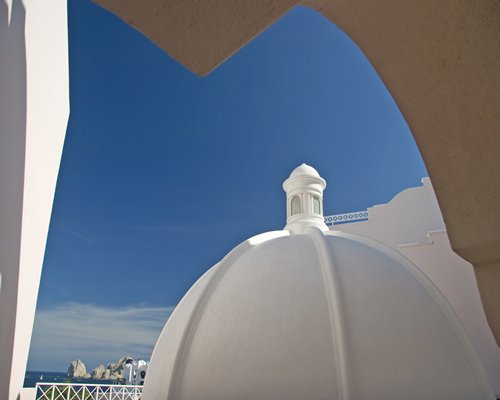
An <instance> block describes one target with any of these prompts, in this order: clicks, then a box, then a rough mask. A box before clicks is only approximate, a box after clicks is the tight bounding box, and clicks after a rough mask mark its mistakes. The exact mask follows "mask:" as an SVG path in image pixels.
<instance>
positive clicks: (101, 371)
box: [91, 356, 132, 380]
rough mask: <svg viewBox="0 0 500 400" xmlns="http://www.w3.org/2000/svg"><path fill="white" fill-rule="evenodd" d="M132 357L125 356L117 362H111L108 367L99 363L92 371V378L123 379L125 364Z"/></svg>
mask: <svg viewBox="0 0 500 400" xmlns="http://www.w3.org/2000/svg"><path fill="white" fill-rule="evenodd" d="M130 358H132V357H130V356H125V357H122V358H120V359H119V360H118V361H116V362H115V363H109V364H108V366H107V367H105V366H104V365H102V364H101V365H99V366H98V367H96V368H94V369H93V371H92V375H91V377H92V379H106V380H120V379H123V365H124V364H125V362H126V361H127V360H128V359H130Z"/></svg>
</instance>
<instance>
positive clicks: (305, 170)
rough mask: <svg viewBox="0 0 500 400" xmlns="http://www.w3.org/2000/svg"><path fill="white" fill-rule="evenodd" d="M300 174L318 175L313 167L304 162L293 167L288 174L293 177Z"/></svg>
mask: <svg viewBox="0 0 500 400" xmlns="http://www.w3.org/2000/svg"><path fill="white" fill-rule="evenodd" d="M301 175H312V176H317V177H319V173H318V171H316V170H315V169H314V168H313V167H311V166H310V165H307V164H306V163H302V164H300V165H299V166H298V167H297V168H295V169H294V170H293V171H292V173H291V174H290V178H295V177H297V176H301Z"/></svg>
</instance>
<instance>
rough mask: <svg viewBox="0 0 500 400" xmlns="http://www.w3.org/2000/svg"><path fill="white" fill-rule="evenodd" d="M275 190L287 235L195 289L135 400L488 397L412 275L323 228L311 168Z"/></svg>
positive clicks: (458, 335)
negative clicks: (283, 195) (281, 194)
mask: <svg viewBox="0 0 500 400" xmlns="http://www.w3.org/2000/svg"><path fill="white" fill-rule="evenodd" d="M283 186H284V189H285V191H286V192H287V225H286V227H285V229H284V230H282V231H276V232H268V233H264V234H261V235H258V236H255V237H253V238H251V239H249V240H247V241H245V242H243V243H242V244H240V245H239V246H237V247H236V248H235V249H234V250H232V251H231V252H230V253H229V254H228V255H227V256H226V257H225V258H224V259H223V260H222V261H221V262H219V263H218V264H217V265H215V266H214V267H213V268H211V269H210V270H209V271H208V272H206V273H205V274H204V275H203V276H202V277H201V278H200V279H199V280H198V281H197V282H196V283H195V284H194V285H193V287H192V288H191V289H190V290H189V292H188V293H187V294H186V295H185V296H184V298H183V299H182V301H181V302H180V303H179V305H178V306H177V307H176V309H175V311H174V312H173V313H172V315H171V316H170V318H169V320H168V322H167V324H166V326H165V328H164V329H163V332H162V333H161V335H160V337H159V339H158V342H157V343H156V347H155V349H154V352H153V355H152V358H151V363H150V368H149V369H148V374H147V376H146V381H145V386H144V391H143V397H142V399H143V400H183V399H186V400H191V399H203V400H234V399H258V400H275V399H287V400H295V399H296V400H304V399H308V400H309V399H310V400H315V399H329V400H336V399H342V400H347V399H351V400H361V399H384V400H396V399H398V400H399V399H405V400H412V399H414V400H417V399H418V400H422V399H440V400H447V399H449V400H451V399H453V400H457V399H464V400H465V399H467V400H472V399H494V396H493V394H492V392H491V390H490V388H489V385H488V383H487V380H486V378H485V375H484V372H483V370H482V368H481V366H480V364H479V362H478V359H477V356H476V354H475V352H474V349H473V348H472V346H471V344H470V342H469V340H468V338H467V337H466V334H465V333H464V330H463V328H462V327H461V325H460V323H459V321H458V319H457V317H456V316H455V314H454V312H453V310H452V309H451V307H450V306H449V305H448V303H447V302H446V300H445V299H444V298H443V297H442V295H441V294H440V293H439V291H438V289H437V288H436V287H435V286H434V285H433V284H432V283H431V282H430V281H429V280H428V279H427V278H426V277H425V276H424V275H423V274H422V273H421V272H420V270H419V269H418V268H417V267H416V266H415V265H413V264H412V263H411V262H410V261H409V260H408V259H406V258H405V257H404V256H402V255H401V254H400V253H398V252H397V251H395V250H392V249H390V248H388V247H385V246H384V245H382V244H380V243H378V242H375V241H372V240H369V239H367V238H363V237H359V236H355V235H351V234H347V233H341V232H336V231H328V228H327V227H326V225H325V224H324V222H323V209H322V196H323V189H324V188H325V186H326V183H325V182H324V180H323V178H321V177H320V176H319V174H318V173H317V171H316V170H315V169H314V168H312V167H310V166H308V165H305V164H302V165H301V166H299V167H298V168H296V169H295V170H294V171H293V172H292V174H291V175H290V177H289V178H288V179H287V180H286V181H285V183H284V185H283Z"/></svg>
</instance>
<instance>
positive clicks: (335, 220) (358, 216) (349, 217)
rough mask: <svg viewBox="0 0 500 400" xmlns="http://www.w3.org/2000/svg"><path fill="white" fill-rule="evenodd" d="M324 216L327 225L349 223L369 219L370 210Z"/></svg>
mask: <svg viewBox="0 0 500 400" xmlns="http://www.w3.org/2000/svg"><path fill="white" fill-rule="evenodd" d="M324 218H325V224H327V225H339V224H349V223H351V222H361V221H368V211H367V210H363V211H355V212H351V213H345V214H335V215H326V216H325V217H324Z"/></svg>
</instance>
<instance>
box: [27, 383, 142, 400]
mask: <svg viewBox="0 0 500 400" xmlns="http://www.w3.org/2000/svg"><path fill="white" fill-rule="evenodd" d="M141 395H142V386H132V385H107V384H103V385H99V384H95V385H94V384H83V383H37V384H36V400H140V399H141Z"/></svg>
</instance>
